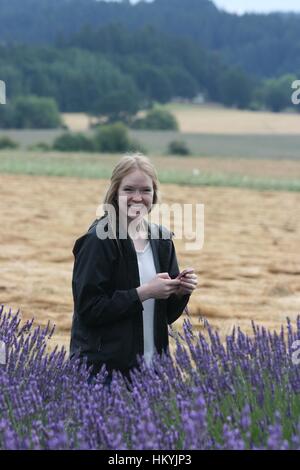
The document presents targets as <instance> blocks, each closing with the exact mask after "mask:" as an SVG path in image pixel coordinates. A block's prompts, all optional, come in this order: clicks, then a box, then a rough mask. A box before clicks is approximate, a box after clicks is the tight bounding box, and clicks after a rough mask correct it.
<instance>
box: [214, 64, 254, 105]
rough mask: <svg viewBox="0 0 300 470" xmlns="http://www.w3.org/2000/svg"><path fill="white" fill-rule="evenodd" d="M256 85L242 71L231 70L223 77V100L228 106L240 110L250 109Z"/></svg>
mask: <svg viewBox="0 0 300 470" xmlns="http://www.w3.org/2000/svg"><path fill="white" fill-rule="evenodd" d="M253 88H254V84H253V83H252V82H251V80H250V78H249V77H248V76H247V75H246V74H245V73H244V72H243V71H242V70H240V69H231V70H228V71H226V72H225V73H224V74H223V76H222V98H221V101H222V103H224V104H225V105H226V106H236V107H237V108H239V109H245V108H247V107H249V104H250V101H251V97H252V94H253Z"/></svg>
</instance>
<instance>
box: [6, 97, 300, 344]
mask: <svg viewBox="0 0 300 470" xmlns="http://www.w3.org/2000/svg"><path fill="white" fill-rule="evenodd" d="M169 106H171V108H172V110H173V111H174V112H175V113H177V118H178V120H179V122H180V123H181V128H182V130H184V131H185V132H184V133H174V132H145V131H131V135H132V136H134V137H135V138H137V139H139V140H140V141H141V142H142V143H143V144H144V145H145V146H146V147H147V148H148V150H149V156H150V157H151V158H152V159H153V162H154V164H155V166H156V168H157V170H158V173H159V179H160V181H161V183H162V185H161V192H162V202H166V203H170V204H172V203H180V202H181V203H187V202H190V203H193V204H196V203H204V204H205V241H204V248H203V249H202V250H200V251H199V252H198V253H195V252H187V251H186V250H185V247H184V241H182V240H179V239H178V240H176V239H175V243H176V248H177V252H178V259H179V263H180V267H182V268H183V267H186V266H194V267H195V268H196V271H197V274H198V277H199V289H198V290H197V291H196V292H195V293H194V294H193V295H192V297H191V301H190V311H191V314H192V316H193V322H194V324H195V325H196V326H198V327H199V328H200V327H201V322H200V321H199V318H200V317H201V316H204V317H206V318H207V319H208V320H209V321H210V323H211V324H212V325H213V326H215V327H216V328H218V329H219V330H220V333H221V336H222V337H223V336H224V335H225V334H227V333H229V332H230V331H231V328H232V326H233V325H234V324H238V325H240V326H241V327H242V328H243V329H244V330H245V331H247V332H251V320H255V321H257V322H258V323H260V324H264V325H266V326H267V327H268V328H279V327H280V325H281V324H282V323H285V317H286V316H290V317H291V319H295V318H296V316H297V314H300V268H299V266H300V257H299V256H300V255H299V231H300V217H299V215H300V213H299V202H300V201H299V193H298V192H299V191H300V152H299V148H300V124H299V123H300V115H288V114H280V115H275V114H271V113H255V114H254V115H253V113H249V112H244V111H236V110H235V111H233V110H222V109H221V108H214V109H213V108H209V109H208V108H206V107H201V110H202V111H201V112H202V117H201V116H200V115H199V110H200V108H199V107H197V113H196V109H192V107H191V106H189V107H186V106H185V105H180V106H179V105H174V104H172V105H169ZM254 116H255V119H254ZM71 118H72V116H71ZM73 118H75V116H73ZM80 119H84V118H83V117H82V116H81V117H80V116H77V123H76V125H77V126H79V127H77V128H76V129H75V128H74V130H80V122H81V121H80ZM282 120H283V121H282ZM74 122H75V121H74ZM74 125H75V124H74ZM197 126H198V127H197ZM199 126H200V127H199ZM233 129H234V133H232V130H233ZM195 130H197V131H199V132H203V134H196V133H194V132H195ZM61 132H63V131H61V130H55V131H50V130H49V131H47V130H46V131H42V130H41V131H13V130H11V131H0V136H1V135H9V136H10V137H12V138H13V139H14V140H16V141H18V142H19V143H20V144H21V149H20V150H16V151H15V150H14V151H1V152H0V185H1V186H0V187H1V190H0V191H1V198H0V208H1V216H2V217H1V221H2V223H1V230H0V244H1V252H0V263H1V264H0V303H5V304H6V306H7V308H8V306H10V307H12V308H13V309H15V310H16V309H18V308H20V309H21V312H22V314H23V318H24V319H28V318H31V317H32V316H34V317H35V319H36V321H37V322H38V323H40V324H46V323H47V321H48V320H49V319H50V321H51V322H53V323H56V324H57V333H56V335H55V336H54V338H53V341H52V342H53V345H54V344H56V343H58V344H59V345H62V344H64V345H65V346H66V347H68V342H69V331H70V324H71V318H72V308H73V304H72V291H71V276H72V268H73V255H72V248H73V244H74V242H75V240H76V238H78V237H79V236H80V235H81V234H83V233H84V232H85V230H86V229H87V228H88V226H89V225H90V223H91V222H92V221H93V219H94V217H95V214H96V209H97V207H98V205H99V204H100V203H101V202H102V198H103V196H104V193H105V191H106V189H107V188H108V184H109V181H108V178H109V177H110V175H111V170H112V168H113V166H114V165H115V164H116V162H117V161H118V160H119V158H120V155H99V154H78V153H73V154H72V153H58V152H45V153H41V152H38V151H35V152H28V151H25V149H26V148H27V147H28V146H29V145H32V144H34V143H38V142H47V143H51V142H53V140H54V138H55V137H56V136H57V135H59V134H60V133H61ZM87 132H88V133H90V132H91V131H87ZM252 132H254V133H252ZM233 134H234V135H233ZM178 138H180V139H183V140H185V141H186V142H187V143H188V145H189V146H190V148H191V150H192V151H193V153H194V155H193V156H192V157H189V158H187V157H171V156H167V155H164V153H165V151H166V148H167V145H168V143H169V142H170V141H171V140H174V139H178ZM247 188H251V190H250V189H247ZM262 189H263V190H264V191H261V190H262ZM275 190H276V191H275ZM278 190H280V191H278ZM179 229H180V227H178V226H175V227H174V231H175V234H176V232H178V231H180V230H179ZM181 322H182V319H180V320H179V321H178V322H177V325H178V327H180V325H181Z"/></svg>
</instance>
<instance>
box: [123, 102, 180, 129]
mask: <svg viewBox="0 0 300 470" xmlns="http://www.w3.org/2000/svg"><path fill="white" fill-rule="evenodd" d="M132 128H134V129H151V130H178V123H177V121H176V118H175V117H174V116H173V114H172V113H170V111H167V110H166V109H163V108H159V107H156V108H154V109H151V110H150V111H148V113H147V114H146V116H145V117H144V118H138V119H136V120H134V121H133V123H132Z"/></svg>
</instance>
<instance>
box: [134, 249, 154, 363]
mask: <svg viewBox="0 0 300 470" xmlns="http://www.w3.org/2000/svg"><path fill="white" fill-rule="evenodd" d="M136 254H137V260H138V266H139V275H140V284H141V285H142V284H145V283H147V282H149V281H151V280H152V279H153V278H154V277H155V276H156V269H155V265H154V260H153V253H152V249H151V245H150V242H149V240H148V242H147V244H146V246H145V248H144V249H143V250H142V251H138V250H136ZM142 304H143V330H144V358H145V361H146V363H147V365H150V363H151V359H152V356H153V353H154V351H155V346H154V304H155V299H147V300H144V302H142Z"/></svg>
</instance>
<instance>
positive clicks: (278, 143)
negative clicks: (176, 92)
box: [0, 103, 300, 160]
mask: <svg viewBox="0 0 300 470" xmlns="http://www.w3.org/2000/svg"><path fill="white" fill-rule="evenodd" d="M166 108H167V109H170V110H171V111H172V112H173V113H174V114H175V116H176V117H177V119H178V122H179V124H180V132H171V131H137V130H131V131H130V135H131V137H133V138H135V139H137V140H139V141H140V142H141V143H142V144H143V146H144V147H145V148H146V149H147V151H148V153H149V154H152V155H162V154H165V153H167V148H168V144H169V143H170V142H171V141H172V140H184V141H185V142H186V143H187V144H188V146H189V148H190V150H191V152H192V154H193V155H194V156H195V157H199V156H202V157H203V156H204V157H205V156H207V157H211V156H216V157H226V158H259V159H261V158H264V159H266V158H270V159H293V160H294V159H295V160H296V159H299V158H300V152H299V148H300V113H298V114H296V113H295V114H292V113H279V114H276V113H267V112H254V111H239V110H234V109H225V108H221V107H216V106H207V105H205V106H202V105H201V106H199V105H184V104H174V103H173V104H169V105H166ZM63 116H64V119H65V122H66V123H67V124H68V125H69V127H70V130H73V131H82V132H84V133H86V134H87V135H91V132H92V131H91V130H89V129H88V126H89V123H90V122H91V121H92V120H93V119H94V118H91V117H88V116H87V115H85V114H83V113H67V114H63ZM63 132H65V131H64V130H0V137H1V136H3V135H7V136H9V137H11V138H12V139H13V140H15V141H16V142H18V143H19V144H20V146H21V149H22V150H25V149H27V148H28V146H30V145H32V144H37V143H39V142H45V143H47V144H52V143H53V141H54V139H55V138H56V137H57V136H58V135H60V134H62V133H63Z"/></svg>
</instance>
